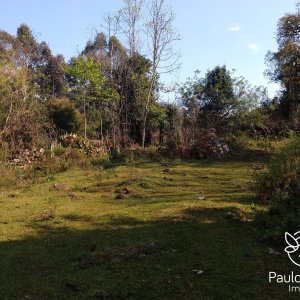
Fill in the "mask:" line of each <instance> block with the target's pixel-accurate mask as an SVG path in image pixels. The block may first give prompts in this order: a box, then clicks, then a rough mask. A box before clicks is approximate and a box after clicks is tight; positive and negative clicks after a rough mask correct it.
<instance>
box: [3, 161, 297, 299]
mask: <svg viewBox="0 0 300 300" xmlns="http://www.w3.org/2000/svg"><path fill="white" fill-rule="evenodd" d="M259 163H261V162H259V161H256V160H255V159H254V160H252V161H248V160H247V159H246V160H240V161H237V162H232V161H230V160H224V161H221V160H220V161H201V162H199V161H198V162H195V161H192V162H179V163H178V164H171V165H170V164H166V163H163V164H162V163H139V164H132V165H127V166H118V167H115V168H110V169H106V170H103V169H102V168H99V169H97V168H93V169H88V168H87V169H79V168H76V169H71V170H68V171H66V172H64V173H60V174H58V175H55V176H54V177H49V178H48V179H47V180H46V179H44V180H41V181H40V182H39V183H35V184H31V185H24V184H23V185H16V186H14V187H10V188H5V187H2V188H1V194H0V210H1V212H0V268H1V272H0V282H1V284H0V299H43V300H44V299H286V298H287V297H290V298H292V296H297V295H296V294H295V295H292V294H289V293H288V286H287V285H286V284H270V283H269V282H268V272H269V271H276V272H278V273H290V271H291V270H292V269H293V266H292V264H291V263H290V261H289V260H288V258H287V256H286V255H285V254H284V253H282V254H281V255H278V256H274V255H270V254H268V247H269V245H267V244H264V243H262V242H260V241H259V239H258V237H257V232H256V227H255V225H254V222H253V218H254V216H255V213H256V212H257V211H260V210H262V209H264V208H263V207H261V206H260V205H259V204H258V202H257V200H256V198H255V195H254V192H253V191H252V189H251V186H252V180H253V172H254V169H253V164H259ZM54 183H65V184H67V185H69V187H70V190H62V191H59V190H56V189H55V188H54V187H53V185H54ZM278 250H280V251H282V252H283V249H278ZM290 298H289V299H290Z"/></svg>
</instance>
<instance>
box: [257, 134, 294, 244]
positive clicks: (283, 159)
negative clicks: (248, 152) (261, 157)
mask: <svg viewBox="0 0 300 300" xmlns="http://www.w3.org/2000/svg"><path fill="white" fill-rule="evenodd" d="M257 193H258V196H259V198H260V200H261V201H262V202H263V203H266V204H269V205H270V209H269V211H267V212H266V213H263V214H261V215H260V216H258V220H259V223H260V224H261V225H263V228H264V229H263V231H262V235H263V237H264V238H267V239H269V240H272V241H273V242H277V241H279V240H282V237H283V236H284V232H285V231H291V232H294V231H295V230H296V229H298V228H299V227H300V136H295V137H293V138H291V140H290V141H289V142H288V144H287V145H286V146H284V147H283V148H282V149H281V151H280V153H278V154H277V155H276V156H274V158H273V159H272V161H271V163H270V166H269V168H268V171H266V172H264V173H261V174H259V175H258V177H257Z"/></svg>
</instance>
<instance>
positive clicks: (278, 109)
mask: <svg viewBox="0 0 300 300" xmlns="http://www.w3.org/2000/svg"><path fill="white" fill-rule="evenodd" d="M174 19H175V15H174V13H173V11H172V9H171V8H170V7H169V6H168V5H167V4H166V2H165V0H124V6H123V8H122V9H121V10H120V11H118V12H117V13H109V14H107V15H105V16H104V18H103V26H102V30H101V31H97V32H96V33H95V34H94V37H93V38H92V39H91V40H89V41H87V43H86V45H85V47H84V49H82V51H81V52H80V53H78V55H77V56H74V57H72V58H71V59H70V60H69V61H67V62H66V61H65V59H64V57H63V56H62V55H54V54H53V53H52V51H51V49H50V48H49V46H48V44H47V43H46V42H44V41H42V42H40V41H38V39H37V38H36V37H35V36H34V34H33V32H32V30H31V29H30V28H29V27H28V26H27V25H26V24H22V25H20V27H19V28H18V29H17V32H16V35H11V34H9V33H7V32H5V31H3V30H1V31H0V141H1V143H2V144H6V145H8V147H9V150H10V151H11V153H12V154H13V153H18V152H20V151H21V150H22V149H26V148H32V147H34V146H36V145H45V144H47V143H49V141H51V140H53V139H57V138H58V137H59V136H61V135H62V134H64V133H79V134H81V135H83V136H84V137H85V138H86V139H99V140H101V141H102V143H103V144H106V145H107V146H109V147H117V146H118V147H127V146H129V145H133V144H136V145H140V146H142V147H145V146H147V145H157V146H158V145H173V146H176V145H184V146H189V145H192V144H194V143H196V142H197V140H198V139H199V134H200V133H199V132H202V131H201V130H202V129H207V130H208V129H211V128H214V129H215V130H216V131H217V133H219V134H222V135H227V134H229V133H230V134H237V133H238V132H240V131H243V132H249V134H256V133H257V132H259V133H264V134H269V133H270V132H272V131H274V130H275V131H276V130H277V131H278V130H281V129H282V128H281V127H280V128H279V129H278V126H279V125H278V124H281V125H282V124H283V125H282V126H283V127H284V128H286V127H287V128H292V129H296V130H297V129H299V111H300V109H299V107H300V106H299V97H298V96H299V95H298V94H299V82H300V80H299V63H298V60H299V32H300V31H299V26H300V19H299V13H298V12H297V13H295V14H289V15H285V16H284V17H283V18H281V19H280V21H279V23H278V35H277V40H278V52H276V53H271V52H270V53H268V55H267V61H268V62H269V69H268V71H267V75H268V76H270V77H271V79H272V80H274V81H277V82H280V83H281V84H282V90H281V92H280V94H279V95H278V96H277V97H275V98H274V99H270V98H269V97H268V95H267V92H266V89H265V88H264V87H261V86H260V87H256V86H252V85H251V84H250V83H249V82H248V81H247V80H246V79H245V78H243V77H236V76H235V74H234V72H233V71H231V70H228V68H227V67H226V66H216V67H214V68H212V69H211V70H208V71H207V72H206V73H205V74H204V75H202V74H201V73H200V72H199V71H196V72H195V76H194V77H192V78H189V79H187V81H186V82H185V83H182V84H180V86H179V88H178V89H177V90H176V92H177V97H176V99H174V101H173V102H172V103H171V102H164V101H163V100H162V99H161V94H162V92H163V90H164V85H163V82H162V80H161V77H162V74H164V73H170V72H173V71H175V70H177V69H178V67H179V55H178V52H177V51H176V41H178V40H179V35H178V33H177V32H176V29H175V28H174ZM278 118H279V119H278ZM274 120H275V121H274ZM278 120H280V121H278ZM281 125H280V126H281Z"/></svg>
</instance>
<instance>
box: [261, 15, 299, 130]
mask: <svg viewBox="0 0 300 300" xmlns="http://www.w3.org/2000/svg"><path fill="white" fill-rule="evenodd" d="M299 29H300V15H299V12H296V13H294V14H291V13H289V14H286V15H285V16H283V17H282V18H281V19H280V20H279V22H278V26H277V43H278V51H277V52H268V54H267V56H266V60H267V61H268V64H269V69H268V70H267V72H266V74H267V75H268V76H269V77H270V78H271V79H272V80H273V81H275V82H280V83H281V85H282V86H283V91H282V96H281V104H282V105H281V107H280V108H281V110H282V111H283V112H286V114H287V115H288V117H289V119H290V123H291V126H292V127H293V128H294V129H297V128H299V127H300V123H299V120H300V102H299V99H300V98H299V95H300V84H299V82H300V69H299V63H300V62H299V57H300V47H299V41H300V35H299V32H300V31H299Z"/></svg>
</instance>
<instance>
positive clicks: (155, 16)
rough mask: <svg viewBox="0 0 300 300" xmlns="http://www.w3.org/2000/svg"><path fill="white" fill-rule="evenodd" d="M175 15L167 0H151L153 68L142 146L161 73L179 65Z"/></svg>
mask: <svg viewBox="0 0 300 300" xmlns="http://www.w3.org/2000/svg"><path fill="white" fill-rule="evenodd" d="M174 19H175V15H174V13H173V11H172V9H171V8H170V7H169V6H167V5H166V2H165V0H150V2H149V5H148V20H147V22H146V32H147V39H148V44H149V45H148V48H149V49H150V54H149V57H150V58H151V63H152V69H151V77H150V78H151V79H150V86H149V89H148V95H147V98H146V101H145V104H144V110H143V121H142V126H141V132H142V146H143V147H144V146H145V137H146V123H147V117H148V112H149V107H150V104H151V102H152V101H153V100H154V99H155V98H156V96H155V93H156V92H157V89H158V79H159V75H160V74H162V73H165V72H167V73H170V72H172V71H174V70H175V69H176V68H177V67H178V64H177V62H178V58H179V56H178V54H177V53H176V52H175V51H174V49H173V47H174V42H175V41H177V40H179V36H178V34H177V33H176V30H175V28H174V25H173V23H174Z"/></svg>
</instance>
